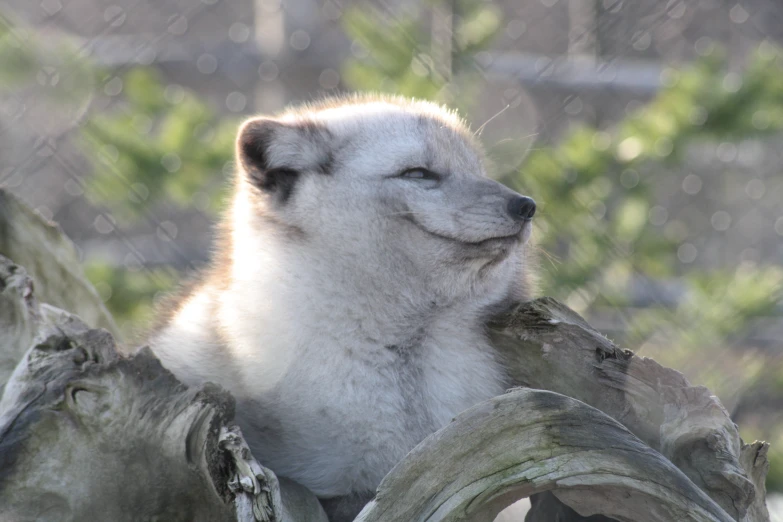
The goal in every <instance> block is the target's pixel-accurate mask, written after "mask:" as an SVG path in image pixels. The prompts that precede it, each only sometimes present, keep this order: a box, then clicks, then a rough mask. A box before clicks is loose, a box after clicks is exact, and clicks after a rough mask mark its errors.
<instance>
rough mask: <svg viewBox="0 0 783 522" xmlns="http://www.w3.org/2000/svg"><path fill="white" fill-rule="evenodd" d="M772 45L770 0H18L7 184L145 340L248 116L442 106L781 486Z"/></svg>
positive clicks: (2, 70) (11, 18)
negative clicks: (766, 458)
mask: <svg viewBox="0 0 783 522" xmlns="http://www.w3.org/2000/svg"><path fill="white" fill-rule="evenodd" d="M112 1H113V2H114V3H111V2H112ZM781 46H783V3H781V2H779V1H778V0H744V1H741V2H736V1H734V0H633V1H630V0H626V1H623V0H490V1H485V0H440V1H438V0H433V1H399V0H387V1H385V2H384V1H374V2H359V1H349V0H230V1H229V0H111V1H107V0H4V1H3V3H2V5H0V185H3V186H5V187H6V188H9V189H10V190H11V191H13V192H14V193H16V194H18V195H19V196H21V197H22V198H23V199H24V200H25V201H26V202H27V203H29V204H30V205H31V206H32V207H34V208H36V209H37V210H38V211H39V212H40V213H41V214H43V215H44V216H45V217H47V218H50V219H53V220H55V221H57V222H58V223H60V225H61V226H62V228H63V229H64V230H65V232H66V233H67V234H68V235H69V236H70V237H71V238H72V239H73V240H74V241H75V242H76V243H77V245H78V247H79V249H80V252H81V253H82V255H83V260H84V262H85V265H86V269H87V273H88V276H89V277H90V278H91V280H92V282H93V283H94V284H95V285H96V287H97V289H98V291H99V292H100V294H101V296H102V297H103V299H104V300H105V301H106V303H107V305H108V306H109V307H110V309H111V311H112V312H113V313H114V314H115V316H116V318H117V321H118V322H119V323H120V325H121V327H122V329H123V331H124V332H125V333H126V336H127V337H128V338H130V337H131V335H130V334H131V333H132V332H134V331H137V330H138V329H139V328H140V326H143V325H144V323H145V321H146V320H148V319H149V318H150V310H151V305H152V304H153V302H154V300H155V299H156V298H158V297H159V296H160V295H161V293H162V292H165V291H167V290H170V289H171V288H173V285H175V284H176V282H177V281H178V280H179V279H180V278H182V277H183V276H184V275H186V274H187V273H188V272H190V271H192V270H194V269H197V268H198V267H199V266H201V265H203V264H204V262H205V261H206V260H207V256H208V253H209V246H210V240H211V232H210V230H211V229H210V227H211V226H212V225H213V223H214V222H215V217H216V213H217V212H218V211H219V210H220V208H221V205H222V204H223V202H224V200H223V196H224V195H225V192H226V183H225V182H226V180H227V179H228V178H229V177H230V176H231V174H232V172H233V168H234V167H233V165H232V153H233V140H234V135H235V131H236V126H237V123H238V122H239V121H241V119H242V118H244V117H246V116H248V115H251V114H253V113H258V112H273V111H276V110H278V109H280V108H282V107H283V106H285V105H286V104H288V103H293V102H300V101H306V100H311V99H314V98H316V97H318V96H321V95H323V94H330V93H338V92H346V91H353V90H378V91H385V92H391V93H399V94H405V95H411V96H418V97H426V98H430V99H435V100H439V101H442V102H445V103H448V104H449V105H452V106H455V107H457V108H459V109H460V110H461V111H462V112H463V114H464V115H465V116H466V117H467V118H468V119H469V120H470V121H471V122H472V123H473V127H474V129H477V128H479V127H483V130H482V138H483V141H484V143H485V145H486V147H487V150H488V151H489V153H490V156H491V158H492V160H493V163H494V166H493V172H494V175H495V176H496V177H497V178H498V179H500V180H502V181H504V182H505V183H508V184H509V185H511V186H512V187H513V188H515V189H517V190H518V191H520V192H522V193H524V194H527V195H530V196H532V197H533V198H535V199H536V201H537V202H538V204H539V213H538V214H537V217H536V229H535V240H536V243H537V249H538V250H539V252H538V256H539V264H540V267H539V279H540V280H539V294H541V295H551V296H554V297H557V298H559V299H561V300H563V301H565V302H566V303H567V304H568V305H569V306H571V307H572V308H574V309H575V310H577V311H578V312H580V313H581V314H583V315H585V316H586V317H587V319H588V320H589V321H591V322H592V323H593V325H595V326H596V327H597V328H599V329H600V330H602V331H603V332H605V333H606V334H607V335H608V336H609V337H611V338H612V339H613V340H615V341H616V342H617V343H618V344H621V345H622V346H625V347H628V348H631V349H633V350H635V351H636V352H637V353H639V354H641V355H644V356H650V357H654V358H655V359H656V360H658V361H659V362H661V363H662V364H664V365H667V366H673V367H675V368H678V369H680V370H682V371H683V372H684V373H685V374H686V375H687V376H688V377H689V379H690V380H691V381H692V382H694V383H698V384H704V385H706V386H708V387H709V388H710V389H711V390H712V391H713V392H715V393H716V394H718V395H719V396H720V398H721V399H722V401H723V403H724V404H725V405H726V407H727V408H728V409H729V411H731V412H732V415H733V417H734V419H735V422H737V423H738V424H739V425H740V428H741V432H742V434H743V437H745V438H746V440H754V439H756V438H759V439H766V440H768V441H770V442H772V450H771V454H772V455H771V460H772V469H771V471H770V474H769V479H768V488H769V489H770V490H771V491H772V492H774V491H778V492H783V431H781V428H782V427H783V318H782V317H781V315H783V307H781V292H780V290H781V282H782V281H783V267H781V260H782V259H783V52H781Z"/></svg>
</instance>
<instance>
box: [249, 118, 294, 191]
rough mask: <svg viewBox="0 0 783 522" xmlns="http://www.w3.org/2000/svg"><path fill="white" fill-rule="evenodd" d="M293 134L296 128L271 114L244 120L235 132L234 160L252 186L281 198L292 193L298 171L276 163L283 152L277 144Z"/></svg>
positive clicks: (288, 138)
mask: <svg viewBox="0 0 783 522" xmlns="http://www.w3.org/2000/svg"><path fill="white" fill-rule="evenodd" d="M295 134H296V130H295V129H293V128H289V127H288V126H287V125H286V124H284V123H281V122H279V121H277V120H274V119H271V118H256V119H253V120H250V121H247V122H245V123H244V124H243V125H242V126H241V127H240V129H239V133H238V134H237V160H238V162H239V165H240V167H241V170H242V172H241V174H242V175H243V176H245V177H246V179H247V181H249V182H250V183H251V184H252V185H253V186H255V187H257V188H258V189H260V190H261V191H263V192H266V193H270V194H275V195H277V196H278V198H279V200H280V201H282V202H285V201H286V200H288V198H289V197H291V194H292V193H293V189H294V185H295V184H296V181H297V178H298V175H299V174H298V172H297V171H296V170H295V169H293V168H292V167H287V166H285V165H283V164H279V163H281V162H280V161H279V160H281V159H282V158H281V157H280V156H283V151H282V150H280V148H281V146H282V144H283V143H285V142H287V141H291V139H292V138H295V136H294V135H295ZM276 149H277V150H276ZM276 156H277V157H276ZM276 160H277V161H276ZM275 163H278V165H275Z"/></svg>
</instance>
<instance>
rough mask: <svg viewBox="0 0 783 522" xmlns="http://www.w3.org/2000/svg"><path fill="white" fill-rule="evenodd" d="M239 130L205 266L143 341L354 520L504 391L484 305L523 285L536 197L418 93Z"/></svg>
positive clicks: (336, 104) (273, 459) (295, 112)
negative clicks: (448, 432)
mask: <svg viewBox="0 0 783 522" xmlns="http://www.w3.org/2000/svg"><path fill="white" fill-rule="evenodd" d="M236 143H237V146H236V157H237V164H238V168H237V175H236V179H235V183H234V190H233V196H232V200H231V205H230V208H229V209H228V210H227V211H226V212H225V215H224V216H223V218H222V221H221V223H222V225H221V228H220V234H219V238H218V241H217V248H216V251H215V253H214V255H213V260H212V263H211V266H210V268H209V269H207V270H205V271H204V273H203V274H202V276H201V277H200V279H198V280H197V281H196V283H195V284H194V285H192V288H191V289H190V290H189V291H188V292H186V293H185V295H183V296H181V298H179V300H178V301H177V302H176V303H174V304H171V305H169V307H168V310H164V313H165V314H166V317H165V319H164V320H163V323H164V324H163V326H162V327H161V328H160V329H159V330H158V331H157V333H156V334H154V335H153V337H152V339H151V345H152V347H153V349H154V350H155V352H156V353H157V355H158V356H159V357H160V358H161V360H162V361H163V363H164V364H165V365H166V366H167V367H168V368H169V369H170V370H171V371H173V372H174V374H175V375H177V376H178V377H179V378H180V379H182V380H183V381H184V382H186V383H188V384H197V383H201V382H204V381H213V382H217V383H219V384H221V385H223V386H224V387H226V388H228V389H229V390H230V391H231V392H232V393H233V394H234V396H235V397H236V398H237V422H238V423H239V424H240V426H241V427H242V430H243V433H244V434H245V436H246V437H247V439H248V442H249V444H250V446H251V449H252V451H253V454H254V455H255V456H256V458H257V459H258V460H259V461H260V462H262V463H263V464H264V465H265V466H268V467H270V468H271V469H272V470H274V471H275V472H276V473H278V474H279V475H281V476H284V477H288V478H291V479H293V480H296V481H298V482H300V483H301V484H303V485H305V486H307V487H308V488H310V489H311V490H312V491H313V492H314V493H316V494H317V495H318V496H319V497H320V498H321V499H322V501H323V502H324V505H325V506H326V507H327V510H328V511H331V516H332V517H333V520H338V519H339V520H341V519H352V517H353V516H354V515H355V514H356V512H357V511H358V509H360V508H361V505H362V504H363V502H366V501H367V500H369V499H370V498H372V496H373V494H374V491H375V488H376V487H377V486H378V484H379V482H380V481H381V479H382V478H383V476H384V475H385V474H386V473H387V472H388V471H389V470H390V469H391V468H392V467H393V466H394V465H395V463H397V462H398V461H399V460H400V459H402V457H404V456H405V454H406V453H407V452H408V451H409V450H411V449H412V448H413V447H414V446H415V445H416V444H418V443H419V442H420V441H421V440H422V439H424V438H425V437H426V436H427V435H429V434H431V433H433V432H434V431H436V430H438V429H439V428H441V427H443V426H444V425H446V424H447V423H448V422H449V421H451V419H452V418H454V417H455V416H456V415H457V414H459V413H460V412H462V411H463V410H465V409H467V408H469V407H471V406H473V405H475V404H477V403H478V402H481V401H483V400H486V399H489V398H491V397H493V396H496V395H498V394H501V393H503V391H504V389H505V388H506V386H507V377H506V375H505V373H504V369H503V367H502V365H501V364H500V362H499V361H498V360H497V359H496V356H495V354H494V353H493V349H492V347H491V346H490V344H489V343H488V341H487V339H486V337H485V332H484V321H485V320H486V319H487V317H488V316H489V315H491V314H493V313H495V312H497V311H499V310H500V309H503V308H505V307H507V306H509V305H510V304H511V303H513V302H517V301H521V300H524V299H525V298H526V297H527V290H526V274H527V271H528V261H527V247H526V243H527V241H528V238H529V236H530V233H531V219H532V217H533V214H534V213H535V209H536V206H535V202H534V201H533V200H532V199H530V198H528V197H524V196H521V195H519V194H517V193H516V192H513V191H512V190H510V189H508V188H506V187H504V186H503V185H501V184H500V183H497V182H495V181H492V180H490V179H488V178H487V177H485V174H486V173H485V164H484V158H483V153H482V150H481V147H480V146H479V145H478V143H477V141H476V139H475V138H474V136H473V134H472V133H470V132H469V131H468V128H467V126H466V124H465V123H464V122H463V121H462V120H461V119H460V118H459V117H458V116H457V115H456V114H455V113H454V112H451V111H449V110H446V109H444V108H442V107H440V106H438V105H435V104H433V103H429V102H423V101H416V100H410V99H403V98H397V97H379V96H378V97H376V96H364V97H360V96H355V97H352V98H338V99H330V100H326V101H323V102H320V103H317V104H314V105H306V106H303V107H300V108H297V109H291V110H288V111H286V112H284V113H282V114H280V115H278V116H277V117H258V118H253V119H251V120H249V121H247V122H245V123H244V124H243V125H242V127H241V129H240V130H239V133H238V138H237V142H236ZM346 498H355V499H358V501H357V502H355V503H353V504H352V503H351V502H347V501H345V500H344V499H346ZM329 499H343V500H331V501H330V500H329ZM346 502H347V503H346ZM346 506H348V507H346ZM351 506H352V507H351Z"/></svg>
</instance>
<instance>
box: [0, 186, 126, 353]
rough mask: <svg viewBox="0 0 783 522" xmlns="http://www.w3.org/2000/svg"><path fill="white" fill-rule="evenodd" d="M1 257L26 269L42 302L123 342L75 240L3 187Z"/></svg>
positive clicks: (0, 221)
mask: <svg viewBox="0 0 783 522" xmlns="http://www.w3.org/2000/svg"><path fill="white" fill-rule="evenodd" d="M0 255H3V256H5V257H7V258H8V259H10V260H11V261H13V262H14V263H16V264H17V265H19V266H23V267H24V268H25V270H26V271H27V273H28V274H29V275H30V277H32V278H33V280H35V282H36V284H38V285H39V286H40V288H38V289H37V291H36V294H37V296H38V299H39V300H40V302H42V303H49V304H50V305H53V306H56V307H57V308H62V309H63V310H67V311H69V312H71V313H72V314H75V315H77V316H78V317H80V318H81V319H82V320H83V321H84V322H85V323H87V324H89V325H91V326H93V327H96V328H105V329H106V330H108V331H109V332H111V333H112V335H114V337H115V338H118V335H119V330H118V328H117V325H116V324H115V322H114V319H113V318H112V316H111V314H110V313H109V311H108V310H107V309H106V307H105V306H104V304H103V301H102V300H101V298H100V296H98V293H97V292H96V291H95V288H93V286H92V285H91V284H90V282H89V281H87V278H86V277H85V276H84V272H83V271H82V265H81V261H80V260H79V255H78V253H77V251H76V247H75V246H74V244H73V243H72V242H71V240H70V239H68V238H67V237H66V236H65V234H63V232H62V230H61V229H60V227H59V226H58V225H57V224H56V223H52V222H50V221H47V220H45V219H44V218H43V217H42V216H41V215H40V214H38V213H37V212H35V211H33V210H32V209H30V208H29V207H28V206H27V205H25V204H24V203H23V202H22V201H21V200H20V199H19V198H17V197H16V196H14V195H13V194H11V193H10V192H8V191H7V190H4V189H3V188H0Z"/></svg>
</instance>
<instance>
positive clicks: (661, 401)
mask: <svg viewBox="0 0 783 522" xmlns="http://www.w3.org/2000/svg"><path fill="white" fill-rule="evenodd" d="M489 334H490V338H491V339H492V342H493V344H494V345H495V346H496V347H497V349H498V350H499V352H500V353H501V354H502V356H503V357H504V358H505V360H506V366H507V368H508V371H509V374H510V376H511V378H512V380H513V381H514V382H515V383H516V384H518V385H523V386H529V387H531V388H538V389H543V390H550V391H554V392H558V393H562V394H564V395H568V396H569V397H574V398H576V399H579V400H581V401H583V402H585V403H587V404H589V405H591V406H594V407H596V408H598V409H600V410H601V411H603V412H605V413H606V414H608V415H610V416H612V417H613V418H615V419H617V420H618V421H620V422H621V423H622V424H624V425H625V426H626V427H627V428H628V429H629V430H630V431H631V432H632V433H634V434H635V435H637V436H638V437H639V438H640V439H642V440H643V441H644V442H645V443H647V444H648V445H649V446H650V447H651V448H654V449H656V450H658V451H660V452H662V454H663V455H664V456H665V457H666V458H668V459H670V460H671V461H672V462H673V463H674V464H675V465H677V466H678V467H680V469H681V470H682V471H683V472H684V473H685V474H686V475H687V476H688V477H689V478H690V479H691V480H692V481H693V482H694V483H695V484H696V485H697V486H699V487H700V488H701V489H703V490H704V491H705V492H706V493H707V494H708V495H709V496H710V497H711V498H712V499H713V500H715V501H716V502H717V503H718V504H719V505H720V506H721V507H723V509H724V510H726V512H727V513H729V514H730V515H731V517H732V519H733V520H742V521H754V522H764V521H767V520H769V516H768V515H767V514H766V508H765V507H764V506H765V500H764V490H763V488H757V487H756V486H755V485H754V482H755V483H756V484H758V483H759V480H761V481H762V482H763V480H762V477H763V475H765V473H766V472H765V471H764V469H763V460H764V458H762V459H761V461H759V463H758V464H757V465H756V467H754V468H752V469H753V471H752V473H751V474H752V475H753V474H755V475H756V476H757V477H758V478H757V479H755V480H754V481H751V480H750V479H749V478H748V474H747V473H746V471H745V468H743V466H742V464H741V463H740V456H741V455H740V452H741V450H742V447H743V446H742V442H741V440H740V437H739V434H738V432H737V429H736V426H735V425H734V423H733V422H732V421H731V419H730V417H729V414H728V412H727V411H726V410H725V408H723V406H722V405H721V403H720V401H719V400H718V399H717V397H715V396H713V395H711V394H710V393H709V391H708V390H707V389H706V388H703V387H693V386H691V385H690V383H689V382H688V381H687V379H685V377H684V376H683V375H682V374H681V373H679V372H677V371H675V370H672V369H669V368H664V367H663V366H661V365H659V364H658V363H656V362H655V361H653V360H652V359H648V358H646V357H639V356H636V355H634V354H633V353H632V352H631V351H629V350H621V349H619V348H617V347H616V346H615V345H614V344H613V343H612V342H611V341H609V340H608V339H607V338H606V337H604V336H603V335H601V334H600V333H598V332H596V331H595V330H593V329H592V328H591V327H590V326H589V325H588V324H587V323H586V322H585V321H584V319H582V318H581V317H579V316H578V315H577V314H576V313H574V312H573V311H572V310H570V309H568V308H567V307H565V306H563V305H562V304H560V303H558V302H557V301H555V300H553V299H550V298H543V299H538V300H536V301H533V302H530V303H526V304H524V305H520V306H519V307H517V308H515V309H514V310H512V311H511V312H509V313H507V314H504V315H503V316H501V317H498V318H497V319H495V320H494V321H492V322H491V323H490V325H489ZM754 447H756V446H754ZM749 451H751V450H749ZM757 451H758V450H757ZM748 459H749V460H750V457H749V458H748ZM558 496H559V497H561V498H562V496H560V495H558Z"/></svg>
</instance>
